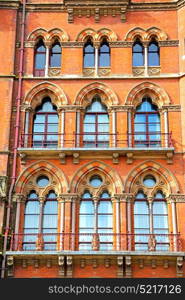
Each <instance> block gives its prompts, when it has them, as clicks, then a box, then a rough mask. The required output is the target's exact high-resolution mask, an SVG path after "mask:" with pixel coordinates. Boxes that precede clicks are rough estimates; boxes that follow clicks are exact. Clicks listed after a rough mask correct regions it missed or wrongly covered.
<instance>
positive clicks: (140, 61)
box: [132, 39, 144, 67]
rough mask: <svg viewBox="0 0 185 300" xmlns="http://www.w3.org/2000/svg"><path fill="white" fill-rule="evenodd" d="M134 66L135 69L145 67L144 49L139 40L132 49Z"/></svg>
mask: <svg viewBox="0 0 185 300" xmlns="http://www.w3.org/2000/svg"><path fill="white" fill-rule="evenodd" d="M132 65H133V67H141V66H144V47H143V45H142V43H141V41H140V40H139V39H136V41H135V42H134V44H133V47H132Z"/></svg>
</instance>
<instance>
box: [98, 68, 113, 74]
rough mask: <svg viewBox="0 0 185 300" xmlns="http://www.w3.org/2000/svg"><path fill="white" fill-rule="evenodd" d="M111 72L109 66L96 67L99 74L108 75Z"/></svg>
mask: <svg viewBox="0 0 185 300" xmlns="http://www.w3.org/2000/svg"><path fill="white" fill-rule="evenodd" d="M110 74H111V69H110V68H99V69H98V75H99V76H109V75H110Z"/></svg>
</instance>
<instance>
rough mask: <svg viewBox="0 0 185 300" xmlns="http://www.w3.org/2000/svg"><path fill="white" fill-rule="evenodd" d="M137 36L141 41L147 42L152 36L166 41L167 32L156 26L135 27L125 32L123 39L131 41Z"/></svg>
mask: <svg viewBox="0 0 185 300" xmlns="http://www.w3.org/2000/svg"><path fill="white" fill-rule="evenodd" d="M137 37H138V38H140V39H141V41H143V42H149V41H150V40H151V38H152V37H155V38H156V39H157V40H158V41H166V40H167V39H168V36H167V34H166V33H165V32H164V31H163V30H161V29H159V28H157V27H150V28H148V29H143V28H141V27H136V28H133V29H131V30H130V31H129V32H128V33H127V34H126V36H125V41H128V42H133V41H134V40H135V39H136V38H137Z"/></svg>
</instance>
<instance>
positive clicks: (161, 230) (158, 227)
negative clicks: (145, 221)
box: [152, 191, 169, 251]
mask: <svg viewBox="0 0 185 300" xmlns="http://www.w3.org/2000/svg"><path fill="white" fill-rule="evenodd" d="M152 211H153V232H154V234H156V242H157V243H156V250H159V251H160V250H168V249H169V238H168V232H169V228H168V208H167V203H166V200H165V196H164V194H163V193H162V192H161V191H158V192H157V193H156V194H155V197H154V200H153V208H152Z"/></svg>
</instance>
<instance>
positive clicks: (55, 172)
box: [15, 160, 69, 195]
mask: <svg viewBox="0 0 185 300" xmlns="http://www.w3.org/2000/svg"><path fill="white" fill-rule="evenodd" d="M42 174H44V175H47V176H48V177H51V179H52V184H51V185H50V186H51V187H55V190H56V189H57V192H58V194H61V193H66V192H67V191H68V185H69V184H68V180H67V178H66V176H65V174H64V173H63V172H62V170H60V169H59V168H58V167H56V166H54V165H53V164H51V163H49V162H48V161H44V160H43V161H38V162H34V163H33V164H31V165H30V166H28V167H27V168H26V169H25V170H24V171H23V172H22V173H21V174H20V175H19V177H18V179H17V182H16V184H15V192H16V193H17V194H23V195H27V194H28V193H29V191H30V190H33V186H34V185H33V184H32V183H31V178H33V177H35V176H39V175H42ZM51 187H50V188H49V189H51ZM47 192H48V188H46V192H44V191H43V193H44V194H46V193H47Z"/></svg>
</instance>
